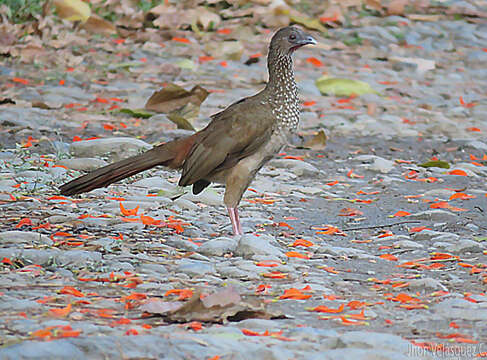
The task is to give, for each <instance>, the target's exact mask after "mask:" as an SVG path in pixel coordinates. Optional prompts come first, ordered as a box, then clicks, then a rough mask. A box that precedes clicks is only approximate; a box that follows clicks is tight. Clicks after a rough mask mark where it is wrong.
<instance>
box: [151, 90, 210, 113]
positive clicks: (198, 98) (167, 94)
mask: <svg viewBox="0 0 487 360" xmlns="http://www.w3.org/2000/svg"><path fill="white" fill-rule="evenodd" d="M208 94H209V93H208V91H207V90H206V89H204V88H203V87H201V86H199V85H196V86H195V87H193V88H192V89H191V90H190V91H187V90H185V89H183V88H182V87H180V86H178V85H175V84H169V85H167V86H166V87H165V88H163V89H162V90H159V91H156V92H155V93H154V94H152V96H151V97H150V98H149V100H147V103H146V104H145V108H146V109H147V110H152V111H156V112H161V113H170V112H171V111H174V110H178V109H180V108H182V107H183V106H185V105H186V104H189V103H191V104H193V105H195V106H200V105H201V103H202V102H203V101H205V99H206V97H207V96H208Z"/></svg>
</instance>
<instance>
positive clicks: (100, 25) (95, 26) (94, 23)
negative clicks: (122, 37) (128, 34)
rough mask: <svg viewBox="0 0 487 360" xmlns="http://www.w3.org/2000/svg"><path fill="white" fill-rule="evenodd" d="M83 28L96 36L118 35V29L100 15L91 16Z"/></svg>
mask: <svg viewBox="0 0 487 360" xmlns="http://www.w3.org/2000/svg"><path fill="white" fill-rule="evenodd" d="M81 28H83V29H85V30H86V31H89V32H91V33H94V34H102V35H105V36H110V35H113V34H116V33H117V28H116V27H115V25H113V24H112V23H111V22H109V21H107V20H105V19H103V18H101V17H99V16H98V15H91V16H90V17H89V18H88V20H87V21H86V22H85V23H83V24H82V25H81Z"/></svg>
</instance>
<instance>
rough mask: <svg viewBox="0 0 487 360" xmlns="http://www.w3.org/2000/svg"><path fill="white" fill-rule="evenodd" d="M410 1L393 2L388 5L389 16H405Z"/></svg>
mask: <svg viewBox="0 0 487 360" xmlns="http://www.w3.org/2000/svg"><path fill="white" fill-rule="evenodd" d="M408 3H409V0H392V1H391V2H390V3H389V4H388V5H387V15H400V16H401V15H404V11H405V9H406V5H407V4H408Z"/></svg>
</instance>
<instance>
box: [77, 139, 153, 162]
mask: <svg viewBox="0 0 487 360" xmlns="http://www.w3.org/2000/svg"><path fill="white" fill-rule="evenodd" d="M151 147H152V146H151V145H149V144H148V143H146V142H145V141H142V140H139V139H133V138H128V137H116V138H109V139H94V140H85V141H76V142H73V143H72V144H71V145H70V147H69V150H70V151H71V153H72V154H73V155H74V156H76V157H81V158H83V157H94V156H109V157H111V158H112V159H113V160H120V159H123V158H126V157H129V156H133V155H136V154H138V153H139V152H140V151H141V150H148V149H150V148H151Z"/></svg>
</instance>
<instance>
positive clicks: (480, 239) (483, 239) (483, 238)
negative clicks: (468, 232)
mask: <svg viewBox="0 0 487 360" xmlns="http://www.w3.org/2000/svg"><path fill="white" fill-rule="evenodd" d="M474 239H475V241H478V242H481V241H487V236H475V237H474Z"/></svg>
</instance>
